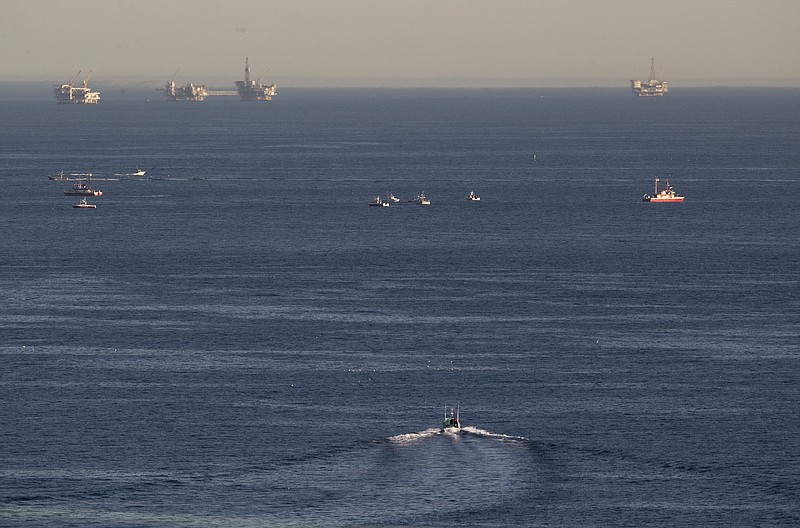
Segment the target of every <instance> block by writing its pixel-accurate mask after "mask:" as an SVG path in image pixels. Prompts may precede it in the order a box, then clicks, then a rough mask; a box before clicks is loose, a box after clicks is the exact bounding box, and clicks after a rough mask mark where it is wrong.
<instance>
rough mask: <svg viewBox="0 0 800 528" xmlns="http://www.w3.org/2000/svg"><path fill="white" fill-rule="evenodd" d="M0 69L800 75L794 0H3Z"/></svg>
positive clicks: (432, 82) (149, 78)
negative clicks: (658, 0)
mask: <svg viewBox="0 0 800 528" xmlns="http://www.w3.org/2000/svg"><path fill="white" fill-rule="evenodd" d="M3 11H4V16H3V18H2V20H0V47H2V50H3V53H2V54H0V81H4V82H8V81H31V82H45V81H47V82H65V81H66V80H68V79H70V78H72V77H73V76H74V75H75V73H76V72H77V71H78V70H81V71H82V72H83V74H82V76H85V75H87V74H88V72H89V71H92V72H93V73H92V79H93V80H94V81H97V82H104V83H123V82H131V83H137V84H142V85H146V84H151V83H152V84H159V85H160V84H163V82H165V81H167V80H169V79H170V78H171V77H172V76H173V75H175V74H176V70H177V75H176V77H175V80H176V82H179V83H185V82H194V83H199V84H220V83H223V82H224V83H226V84H232V81H233V80H235V79H241V78H242V70H243V67H244V59H245V57H249V58H250V67H251V74H252V76H253V77H254V78H256V77H263V78H264V80H265V81H267V82H270V83H271V82H275V83H277V84H278V85H279V87H280V86H295V87H308V88H319V87H397V88H403V87H416V86H431V87H498V88H500V87H558V86H626V85H627V82H628V79H631V78H639V79H646V78H647V77H648V75H649V71H650V58H651V57H653V56H654V57H655V59H656V64H657V73H658V71H659V70H660V69H661V68H663V70H662V71H663V77H664V78H665V79H667V80H669V82H670V84H671V85H672V86H680V85H684V86H715V85H727V86H800V69H798V64H799V62H798V59H797V53H798V50H799V49H800V2H798V1H796V0H759V1H754V0H752V1H751V0H707V1H705V2H694V1H690V0H673V1H671V2H668V3H661V4H653V3H649V2H640V1H636V0H609V1H604V2H596V1H592V0H532V1H521V0H498V1H495V2H484V1H477V0H463V1H454V0H446V1H438V2H426V1H423V0H407V1H403V2H400V1H389V0H338V1H330V2H323V1H311V0H294V1H287V0H278V1H266V2H258V3H255V2H250V1H245V0H226V1H224V2H223V1H219V0H194V1H189V0H171V1H168V2H160V1H155V0H136V1H134V0H117V1H115V2H104V1H100V0H71V1H70V2H67V3H61V2H56V1H53V0H31V1H27V2H9V3H7V4H6V5H4V9H3Z"/></svg>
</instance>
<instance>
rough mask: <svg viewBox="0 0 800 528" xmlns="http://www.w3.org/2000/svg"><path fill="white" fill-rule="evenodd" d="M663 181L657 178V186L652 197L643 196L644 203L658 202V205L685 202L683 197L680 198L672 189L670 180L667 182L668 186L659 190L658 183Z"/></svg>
mask: <svg viewBox="0 0 800 528" xmlns="http://www.w3.org/2000/svg"><path fill="white" fill-rule="evenodd" d="M660 181H661V180H660V179H659V178H656V181H655V186H654V189H653V195H652V196H650V195H649V194H645V195H644V196H642V201H643V202H656V203H681V202H683V198H684V197H683V196H679V195H678V194H677V193H676V192H675V190H674V189H673V188H672V185H670V184H669V180H666V186H665V187H664V188H663V189H661V190H659V188H658V182H660Z"/></svg>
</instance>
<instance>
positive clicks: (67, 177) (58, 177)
mask: <svg viewBox="0 0 800 528" xmlns="http://www.w3.org/2000/svg"><path fill="white" fill-rule="evenodd" d="M91 177H92V173H91V172H71V173H69V174H64V171H63V170H62V171H59V172H57V173H55V174H51V175H50V176H48V177H47V179H49V180H51V181H76V180H82V179H83V178H91Z"/></svg>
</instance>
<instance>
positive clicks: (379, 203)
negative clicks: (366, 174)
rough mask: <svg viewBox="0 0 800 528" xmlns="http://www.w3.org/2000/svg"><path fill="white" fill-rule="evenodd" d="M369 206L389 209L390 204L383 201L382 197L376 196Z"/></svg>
mask: <svg viewBox="0 0 800 528" xmlns="http://www.w3.org/2000/svg"><path fill="white" fill-rule="evenodd" d="M367 205H370V206H373V207H389V202H386V201H384V200H382V199H381V197H380V196H376V197H375V199H374V200H372V201H371V202H370V203H369V204H367Z"/></svg>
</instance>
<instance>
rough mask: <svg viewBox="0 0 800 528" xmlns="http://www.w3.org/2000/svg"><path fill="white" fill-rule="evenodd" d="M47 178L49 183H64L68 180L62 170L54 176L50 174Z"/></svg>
mask: <svg viewBox="0 0 800 528" xmlns="http://www.w3.org/2000/svg"><path fill="white" fill-rule="evenodd" d="M47 178H48V179H49V180H51V181H66V180H68V179H69V178H68V177H67V175H66V174H64V171H63V170H62V171H60V172H57V173H55V174H51V175H50V176H48V177H47Z"/></svg>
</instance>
